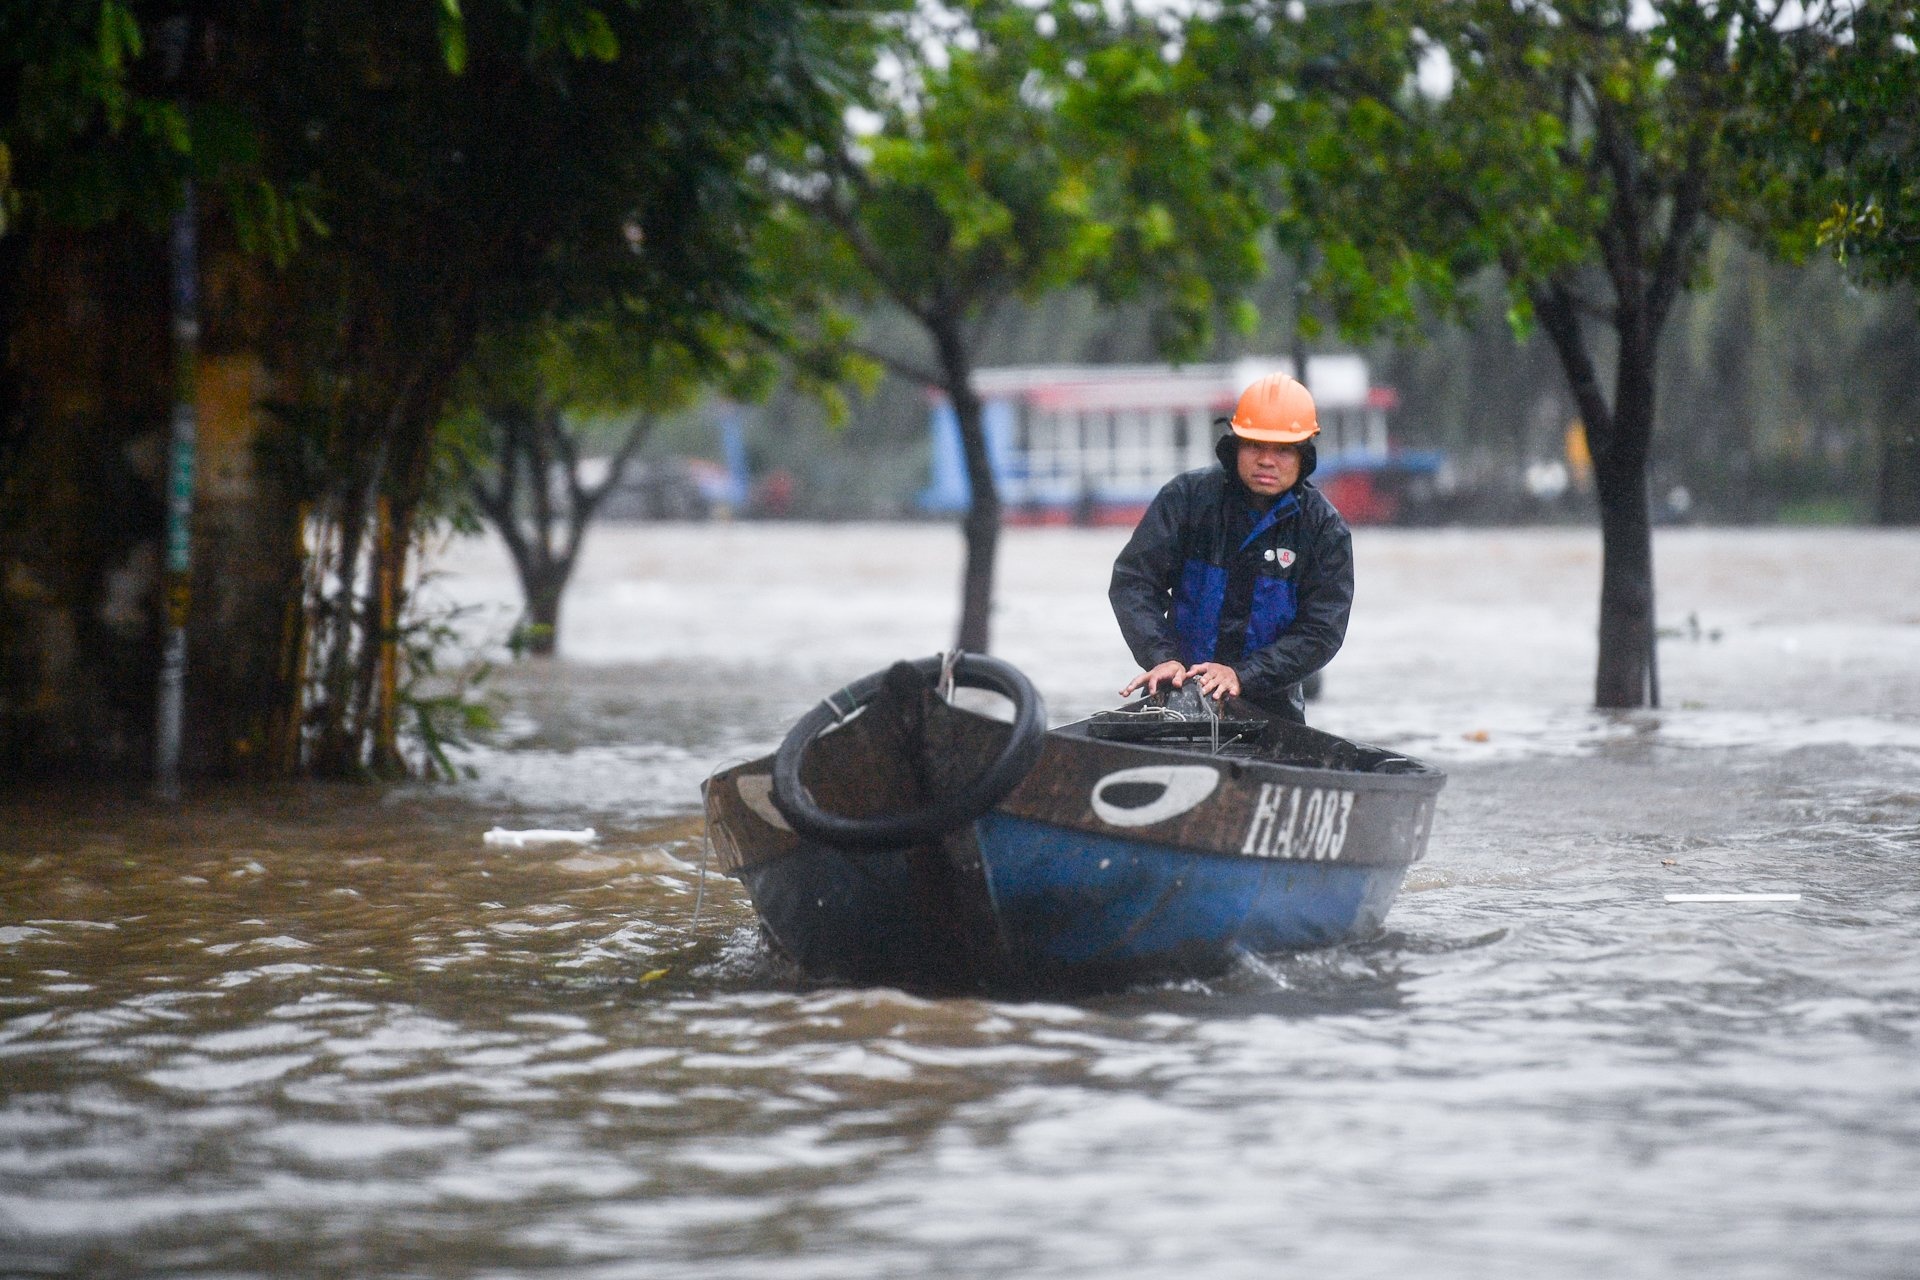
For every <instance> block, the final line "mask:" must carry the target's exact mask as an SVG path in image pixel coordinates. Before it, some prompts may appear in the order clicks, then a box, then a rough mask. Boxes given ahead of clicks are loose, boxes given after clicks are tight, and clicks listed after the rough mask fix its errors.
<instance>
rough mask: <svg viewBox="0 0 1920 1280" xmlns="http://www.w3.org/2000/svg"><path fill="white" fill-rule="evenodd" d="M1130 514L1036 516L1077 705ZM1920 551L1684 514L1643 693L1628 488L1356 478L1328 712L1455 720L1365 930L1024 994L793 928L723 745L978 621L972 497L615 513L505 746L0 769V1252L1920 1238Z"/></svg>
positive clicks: (1763, 1273)
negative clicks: (1402, 863) (709, 860)
mask: <svg viewBox="0 0 1920 1280" xmlns="http://www.w3.org/2000/svg"><path fill="white" fill-rule="evenodd" d="M1118 540H1119V535H1118V534H1114V533H1111V532H1106V531H1068V530H1059V531H1032V532H1016V533H1014V534H1011V535H1009V537H1008V539H1007V541H1006V544H1005V548H1004V552H1003V555H1004V561H1005V563H1004V578H1003V582H1004V591H1003V596H1002V602H1001V606H1000V611H999V614H998V616H997V632H996V636H997V645H998V648H999V649H1000V651H1001V652H1002V653H1004V654H1005V656H1007V657H1009V658H1011V659H1013V660H1014V661H1016V662H1018V663H1019V664H1020V665H1022V666H1023V667H1024V668H1026V669H1027V670H1028V671H1029V673H1030V674H1032V675H1033V676H1034V677H1035V680H1036V683H1037V684H1038V685H1039V687H1040V688H1041V690H1042V692H1043V693H1044V694H1045V695H1046V696H1047V698H1048V701H1049V707H1050V711H1051V719H1052V720H1054V721H1055V722H1058V721H1061V720H1064V719H1067V718H1070V717H1072V716H1075V715H1079V714H1082V713H1084V712H1086V711H1089V710H1092V709H1094V708H1096V707H1098V706H1101V705H1103V704H1104V703H1105V702H1106V701H1107V700H1108V699H1109V697H1110V695H1111V693H1112V691H1113V690H1115V689H1117V688H1118V687H1119V685H1120V684H1121V683H1122V681H1123V680H1124V679H1126V678H1127V677H1128V675H1130V674H1131V672H1130V670H1129V669H1128V666H1127V663H1126V659H1125V654H1124V651H1123V650H1122V649H1121V647H1120V644H1119V641H1118V637H1117V634H1116V633H1115V632H1114V631H1113V628H1112V623H1111V621H1110V619H1109V618H1108V616H1107V615H1106V613H1105V607H1104V600H1103V591H1104V585H1105V576H1106V567H1107V564H1108V563H1109V562H1110V560H1111V557H1112V554H1113V552H1114V551H1115V550H1116V549H1117V545H1118ZM1916 553H1920V538H1916V537H1915V536H1914V535H1911V534H1888V533H1868V532H1844V531H1838V532H1819V533H1809V532H1803V531H1788V530H1750V531H1739V532H1723V531H1711V530H1688V531H1675V532H1671V533H1664V534H1662V535H1661V538H1660V541H1659V545H1658V549H1657V556H1658V559H1659V563H1660V572H1661V610H1662V620H1663V623H1664V624H1665V625H1667V626H1668V627H1669V628H1670V630H1671V632H1672V634H1671V635H1670V636H1669V637H1668V638H1667V639H1666V640H1665V641H1663V644H1662V668H1663V676H1664V685H1665V694H1666V700H1667V702H1668V704H1669V706H1668V708H1667V709H1665V710H1662V711H1660V712H1657V713H1645V714H1636V715H1625V716H1611V717H1610V716H1602V715H1598V714H1595V713H1593V712H1591V711H1589V710H1586V709H1585V705H1586V702H1587V699H1588V697H1589V690H1590V684H1589V682H1590V680H1591V669H1592V663H1593V625H1592V624H1593V597H1594V596H1595V594H1596V590H1597V587H1596V583H1597V578H1596V574H1597V566H1596V555H1595V548H1594V539H1593V535H1591V534H1590V533H1586V532H1558V531H1556V532H1539V531H1533V532H1472V533H1469V532H1443V533H1415V532H1399V531H1395V532H1380V531H1363V532H1362V533H1361V535H1360V536H1359V538H1358V540H1357V556H1358V562H1359V573H1360V595H1359V600H1358V605H1357V612H1356V616H1355V622H1354V628H1353V632H1352V637H1351V639H1350V642H1349V645H1348V649H1347V651H1346V652H1345V653H1343V654H1342V655H1341V657H1340V658H1339V659H1338V660H1337V661H1336V663H1335V665H1334V666H1333V667H1332V668H1331V670H1330V671H1329V673H1328V680H1327V692H1326V695H1325V697H1324V699H1323V700H1322V701H1321V702H1320V703H1319V704H1317V706H1316V707H1315V708H1314V709H1313V710H1312V712H1311V715H1312V718H1313V720H1314V722H1315V723H1317V724H1319V725H1321V726H1323V727H1326V728H1330V729H1333V730H1335V731H1337V732H1342V733H1346V734H1348V735H1350V736H1353V737H1358V738H1362V739H1366V740H1371V741H1375V742H1380V743H1383V744H1389V745H1393V746H1395V747H1397V748H1399V749H1402V750H1407V751H1412V752H1414V753H1416V754H1421V755H1424V756H1426V757H1427V758H1429V759H1432V760H1434V761H1435V762H1437V763H1440V764H1442V765H1444V766H1445V767H1446V768H1447V769H1448V771H1449V772H1450V774H1451V777H1452V781H1451V784H1450V786H1449V789H1448V791H1447V792H1446V793H1445V794H1444V795H1443V797H1442V802H1441V808H1440V816H1439V820H1438V823H1437V826H1436V829H1435V833H1434V836H1433V842H1432V848H1431V851H1430V853H1429V856H1428V858H1427V860H1426V861H1425V862H1423V863H1421V864H1420V865H1418V866H1417V867H1416V868H1415V869H1414V872H1413V874H1412V876H1411V877H1410V879H1409V881H1408V883H1407V886H1406V889H1405V890H1404V892H1403V893H1402V895H1401V898H1400V901H1399V902H1398V904H1397V905H1396V906H1395V908H1394V911H1393V913H1392V914H1391V916H1390V917H1389V919H1388V925H1387V929H1386V932H1385V933H1384V934H1383V935H1381V936H1380V937H1377V938H1373V939H1369V940H1367V941H1365V942H1362V943H1359V944H1356V945H1353V946H1348V947H1342V948H1337V949H1334V950H1330V951H1324V952H1318V953H1312V954H1304V955H1299V956H1293V957H1285V958H1280V959H1275V960H1270V961H1265V962H1261V963H1257V964H1254V963H1250V964H1248V965H1246V966H1244V967H1243V968H1242V969H1241V970H1239V971H1237V972H1235V973H1233V974H1231V975H1229V976H1227V977H1225V978H1223V979H1221V980H1219V981H1217V982H1213V983H1208V984H1182V985H1174V986H1167V987H1159V988H1152V989H1146V990H1140V991H1135V992H1130V993H1127V994H1125V995H1121V996H1114V997H1107V998H1102V999H1099V1000H1091V1001H1083V1002H1078V1003H1046V1002H1027V1003H1012V1002H994V1001H984V1000H961V999H955V1000H925V999H919V998H915V997H912V996H908V995H904V994H901V993H899V992H895V991H888V990H847V989H835V988H807V987H801V986H797V985H795V984H794V983H793V982H791V981H789V980H788V979H787V978H786V977H785V976H784V975H782V974H781V973H780V972H779V971H778V970H777V969H775V968H774V967H773V966H772V965H770V964H769V963H768V961H767V958H766V957H765V956H764V954H763V953H762V952H761V950H760V948H759V943H758V941H757V938H756V934H755V930H754V927H753V919H752V913H751V910H750V908H749V906H748V905H747V903H746V901H745V899H744V898H743V897H742V895H741V894H740V893H739V891H738V889H737V887H735V886H734V885H733V884H731V882H726V881H722V880H719V879H717V878H708V879H706V881H705V884H704V890H703V887H702V877H701V863H702V854H703V843H702V837H701V830H700V824H699V819H698V816H697V787H698V784H699V782H700V780H701V778H703V777H704V776H705V775H706V774H707V772H708V771H709V770H711V769H712V768H714V767H715V766H716V765H719V764H723V763H725V762H726V761H728V760H732V759H738V758H741V757H743V756H748V755H752V754H757V753H760V752H762V751H765V750H767V749H769V748H770V747H771V746H772V745H773V744H774V743H775V742H776V741H777V740H778V737H779V735H780V734H781V732H782V731H783V730H784V728H785V726H786V724H787V723H788V722H789V721H790V720H791V719H792V718H793V717H794V716H795V715H797V714H798V713H799V712H801V711H802V710H804V709H805V708H806V707H807V706H808V705H810V704H811V703H812V702H813V701H814V700H816V699H817V698H818V697H820V696H821V695H823V694H824V693H826V692H827V691H828V690H830V689H831V688H833V687H835V686H836V685H837V684H839V683H841V682H842V681H844V680H845V679H847V678H849V677H851V676H854V675H858V674H861V673H863V672H865V671H867V670H870V669H872V668H874V667H876V666H879V665H882V664H884V663H885V662H886V661H889V660H891V659H892V658H894V657H899V656H918V655H921V654H925V653H929V652H933V651H935V650H937V649H938V648H940V647H941V646H942V645H943V644H944V643H945V642H946V641H947V639H948V637H949V634H950V630H951V627H952V621H953V591H954V587H955V583H956V580H957V574H958V543H957V538H956V537H955V535H954V534H953V533H952V532H951V531H950V530H948V529H944V528H941V529H935V528H927V527H878V526H869V527H858V526H856V527H836V528H824V527H809V526H768V525H762V526H734V527H726V526H706V527H685V528H680V527H651V528H626V529H608V530H604V531H601V532H600V533H599V534H597V535H596V540H595V541H594V542H592V544H591V545H590V549H589V553H588V554H589V559H588V562H587V563H586V564H585V565H584V566H583V568H582V575H581V580H580V582H579V584H578V586H577V588H576V591H575V593H574V595H573V597H572V599H571V601H570V609H569V613H568V615H567V617H566V618H565V620H564V624H563V625H564V634H563V641H562V642H563V645H564V646H565V647H566V648H567V649H568V652H569V656H568V657H567V658H565V659H563V660H561V661H559V662H556V663H553V664H549V665H547V666H545V667H534V666H520V667H515V668H512V669H510V670H509V671H507V672H506V673H505V674H504V675H503V676H502V677H501V678H500V679H499V680H498V681H497V682H496V686H497V690H498V692H499V694H500V695H501V696H502V697H503V698H504V703H505V708H506V718H505V723H504V725H503V727H502V728H501V729H500V730H499V731H498V732H496V733H494V734H492V735H490V736H489V738H488V739H487V740H486V741H485V742H482V743H479V744H476V746H475V747H474V748H473V749H471V750H470V751H468V752H467V753H466V754H465V755H464V756H463V761H464V763H465V764H466V765H468V766H470V767H471V769H472V770H473V773H474V776H473V777H472V778H470V779H468V780H466V781H463V782H461V783H459V784H454V785H437V786H426V785H416V786H408V787H400V788H395V789H391V790H387V791H384V792H376V791H368V790H360V789H351V788H323V787H314V788H299V789H287V790H283V791H277V792H273V793H270V794H260V793H257V792H244V791H235V790H228V789H219V788H211V789H202V790H198V791H196V792H195V793H194V794H193V795H192V796H191V797H190V798H189V800H188V802H187V803H186V804H184V805H182V806H180V807H179V808H177V809H160V808H156V807H152V806H149V805H147V804H145V803H143V802H139V801H135V800H129V799H127V798H125V797H115V796H108V795H98V794H87V795H75V794H57V795H50V794H36V795H27V796H13V797H11V798H8V799H6V800H5V801H4V802H0V831H4V837H0V839H3V840H4V846H3V849H0V1275H5V1276H41V1275H75V1276H101V1277H118V1276H196V1277H243V1276H246V1277H253V1276H325V1277H334V1276H341V1277H359V1276H370V1277H372V1276H379V1277H385V1276H423V1277H438V1276H462V1277H464V1276H485V1277H523V1276H547V1275H562V1274H564V1275H566V1276H569V1277H587V1278H592V1277H645V1278H649V1280H651V1278H653V1277H668V1278H677V1277H687V1278H693V1277H703V1278H704V1277H753V1278H758V1277H779V1278H784V1277H794V1278H800V1277H807V1278H812V1277H820V1278H822V1280H825V1278H829V1277H831V1278H834V1280H838V1278H841V1277H895V1276H937V1277H947V1276H952V1277H961V1276H967V1277H972V1276H1045V1277H1052V1276H1075V1277H1080V1276H1085V1277H1093V1276H1101V1277H1104V1276H1167V1277H1175V1276H1177V1277H1182V1278H1183V1280H1184V1278H1187V1277H1210V1278H1211V1277H1249V1278H1251V1277H1267V1276H1274V1275H1291V1274H1311V1275H1325V1276H1337V1277H1376V1276H1377V1277H1395V1278H1396V1280H1398V1278H1404V1277H1455V1276H1458V1277H1467V1276H1528V1277H1535V1276H1552V1277H1645V1276H1666V1275H1683V1274H1684V1275H1689V1276H1695V1275H1697V1276H1728V1277H1782V1278H1786V1277H1803V1276H1809V1275H1820V1276H1863V1277H1864V1276H1871V1277H1912V1276H1915V1275H1920V1192H1917V1191H1916V1188H1917V1187H1920V1043H1916V1037H1920V554H1916ZM438 564H439V568H440V573H439V575H438V576H437V577H436V579H435V580H434V581H433V583H432V584H430V585H431V587H432V589H433V590H434V591H437V592H438V593H439V594H440V596H441V598H442V599H443V600H444V601H445V602H447V603H449V604H453V603H460V604H472V605H480V606H486V607H482V608H477V609H476V610H475V611H474V612H472V613H471V614H470V615H468V616H467V624H466V625H468V626H469V627H470V628H471V629H472V633H473V634H474V635H475V636H476V637H483V636H484V635H485V634H486V633H487V632H488V631H489V629H490V628H500V627H503V626H504V624H505V622H506V621H507V620H509V619H510V614H511V610H510V609H509V608H507V607H505V603H504V602H508V601H510V600H511V599H512V598H513V596H512V592H513V587H512V579H511V577H510V575H509V573H508V571H507V569H506V567H505V564H504V561H503V559H502V557H501V556H500V554H499V553H498V551H497V549H495V548H493V547H491V546H490V545H487V544H484V543H474V544H461V545H456V546H453V547H450V548H448V549H446V551H445V552H444V553H443V554H442V555H441V556H440V557H439V560H438ZM488 602H494V603H493V604H491V605H489V604H488ZM496 825H499V826H505V827H511V828H523V827H566V828H584V827H589V826H591V827H593V828H595V829H596V831H597V833H598V839H597V840H596V841H595V842H594V843H592V844H590V845H587V846H582V847H573V846H548V847H538V848H524V849H515V848H510V847H503V846H499V845H489V844H486V843H484V842H483V839H482V835H483V833H484V832H485V831H486V830H487V829H488V828H490V827H493V826H496ZM1751 891H1768V892H1789V893H1798V894H1799V895H1800V898H1799V900H1797V901H1793V902H1768V903H1712V904H1703V903H1669V902H1667V901H1666V900H1665V895H1666V894H1668V893H1674V892H1751ZM696 903H697V904H698V906H697V911H696Z"/></svg>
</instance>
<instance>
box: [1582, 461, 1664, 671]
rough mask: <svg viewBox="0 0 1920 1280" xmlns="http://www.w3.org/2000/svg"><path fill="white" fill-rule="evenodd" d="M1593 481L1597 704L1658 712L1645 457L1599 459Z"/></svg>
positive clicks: (1595, 466)
mask: <svg viewBox="0 0 1920 1280" xmlns="http://www.w3.org/2000/svg"><path fill="white" fill-rule="evenodd" d="M1593 479H1594V491H1595V494H1596V495H1597V497H1598V498H1599V504H1600V659H1599V662H1598V664H1597V667H1596V670H1595V674H1594V685H1593V702H1594V705H1595V706H1597V707H1645V706H1658V705H1660V697H1659V684H1658V680H1659V676H1658V672H1657V670H1656V668H1655V666H1654V614H1653V530H1652V525H1651V522H1650V521H1649V519H1648V512H1647V467H1646V458H1645V455H1644V454H1642V455H1641V456H1640V457H1639V458H1638V459H1637V460H1632V459H1626V460H1623V459H1620V458H1618V457H1616V458H1614V459H1611V460H1609V461H1607V462H1605V463H1603V462H1601V461H1600V459H1599V457H1598V456H1596V457H1595V459H1594V469H1593Z"/></svg>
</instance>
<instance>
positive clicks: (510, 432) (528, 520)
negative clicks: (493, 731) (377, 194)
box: [447, 309, 772, 657]
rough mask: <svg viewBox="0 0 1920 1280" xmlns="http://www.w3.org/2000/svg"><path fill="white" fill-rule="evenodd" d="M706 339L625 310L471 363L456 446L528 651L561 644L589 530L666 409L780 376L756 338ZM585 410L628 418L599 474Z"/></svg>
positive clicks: (508, 343)
mask: <svg viewBox="0 0 1920 1280" xmlns="http://www.w3.org/2000/svg"><path fill="white" fill-rule="evenodd" d="M703 339H704V341H703V344H702V350H701V351H698V352H696V351H693V350H689V349H688V348H687V347H686V346H683V345H681V344H680V343H677V342H672V341H667V340H664V339H663V338H662V337H661V335H659V334H658V333H657V332H653V331H650V330H649V329H648V328H647V327H645V326H641V325H635V324H633V323H631V317H630V316H628V315H627V314H626V313H625V312H624V311H622V310H619V309H615V310H612V311H609V312H607V313H604V314H602V315H599V316H594V317H581V318H578V319H575V320H572V321H568V322H553V321H548V322H543V323H540V324H537V325H535V326H534V327H533V328H532V329H531V330H529V331H527V332H524V333H521V334H518V335H515V336H513V337H511V338H502V337H490V338H487V339H483V340H482V342H481V343H480V346H479V349H478V350H477V351H476V353H475V357H474V359H473V360H472V361H471V362H469V364H468V367H467V373H466V375H465V376H464V378H463V381H462V386H461V387H460V389H459V391H458V393H457V398H458V401H459V402H460V404H461V408H460V409H459V410H458V412H456V414H455V415H454V419H453V421H452V423H451V424H450V426H451V430H450V431H449V432H448V433H447V434H448V437H449V439H448V440H447V443H448V445H449V446H450V447H452V448H453V449H454V451H455V457H456V459H457V465H458V466H459V468H460V471H461V474H462V475H463V476H464V477H465V479H466V483H467V488H468V492H469V493H470V494H471V495H472V497H473V500H474V502H475V503H476V504H477V505H478V506H479V508H480V510H481V512H482V513H483V514H484V515H485V516H486V519H487V522H488V523H489V524H491V525H492V526H493V527H494V529H495V530H496V531H498V533H499V534H500V537H501V540H502V541H503V542H505V543H506V546H507V552H508V554H509V555H510V556H511V557H512V558H513V564H514V570H515V572H516V573H517V575H518V576H519V579H520V588H521V593H522V595H523V597H524V598H525V601H526V610H525V614H524V616H523V618H522V620H521V623H520V626H519V628H518V631H519V635H520V637H521V640H522V642H523V643H524V645H525V648H526V650H527V652H529V653H531V654H533V655H535V656H538V657H546V656H551V655H552V654H553V653H554V652H555V651H556V649H557V648H558V645H559V635H560V601H561V598H562V596H563V595H564V594H565V593H566V589H567V583H568V581H569V580H570V579H571V578H572V576H573V569H574V565H575V563H576V561H577V560H578V557H579V553H580V547H581V544H582V542H583V540H584V539H585V537H586V532H587V528H588V526H589V525H590V524H591V523H592V521H593V518H594V515H595V512H596V511H597V510H598V508H599V506H600V504H601V502H602V500H603V499H605V498H606V496H607V494H608V493H610V492H611V491H612V490H613V489H615V488H616V487H618V485H619V484H620V482H621V479H622V478H623V476H624V475H625V473H626V469H627V465H628V463H629V462H630V461H631V460H632V458H633V456H634V454H635V452H636V451H637V450H638V449H639V447H640V445H641V444H642V443H643V442H644V441H645V439H646V438H647V435H648V434H649V433H650V432H651V431H652V429H653V426H654V423H655V422H656V421H657V420H658V418H659V417H660V415H662V414H666V413H672V412H675V411H677V410H680V409H683V408H685V407H686V406H687V405H689V404H691V403H692V402H693V400H694V399H695V397H696V396H697V395H698V394H699V393H700V391H701V390H702V388H703V387H704V386H705V385H707V384H708V383H711V382H720V383H723V384H724V385H725V386H726V388H727V390H728V391H729V392H731V393H733V394H736V395H750V394H754V393H755V392H757V391H759V390H761V389H763V388H764V387H765V385H766V383H767V382H768V380H769V379H770V377H771V375H772V368H771V365H770V362H769V354H770V353H768V352H766V351H765V350H764V349H763V344H760V343H757V342H756V341H755V340H754V339H753V338H752V337H751V336H750V335H746V334H741V333H730V334H719V333H716V334H708V335H703ZM585 418H600V419H607V418H624V419H627V420H628V421H627V424H626V425H625V426H624V427H622V428H620V429H618V430H617V431H616V432H615V433H614V435H613V438H612V440H611V444H612V449H611V451H610V452H609V453H607V454H606V455H605V457H604V462H605V464H606V467H605V470H604V471H602V472H601V473H600V474H599V475H598V477H597V478H589V476H588V474H587V470H586V468H584V467H583V466H582V463H583V461H585V460H586V456H585V454H586V447H585V446H586V442H585V440H584V439H583V433H582V430H581V428H580V426H579V425H578V424H579V421H580V420H581V419H585Z"/></svg>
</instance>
